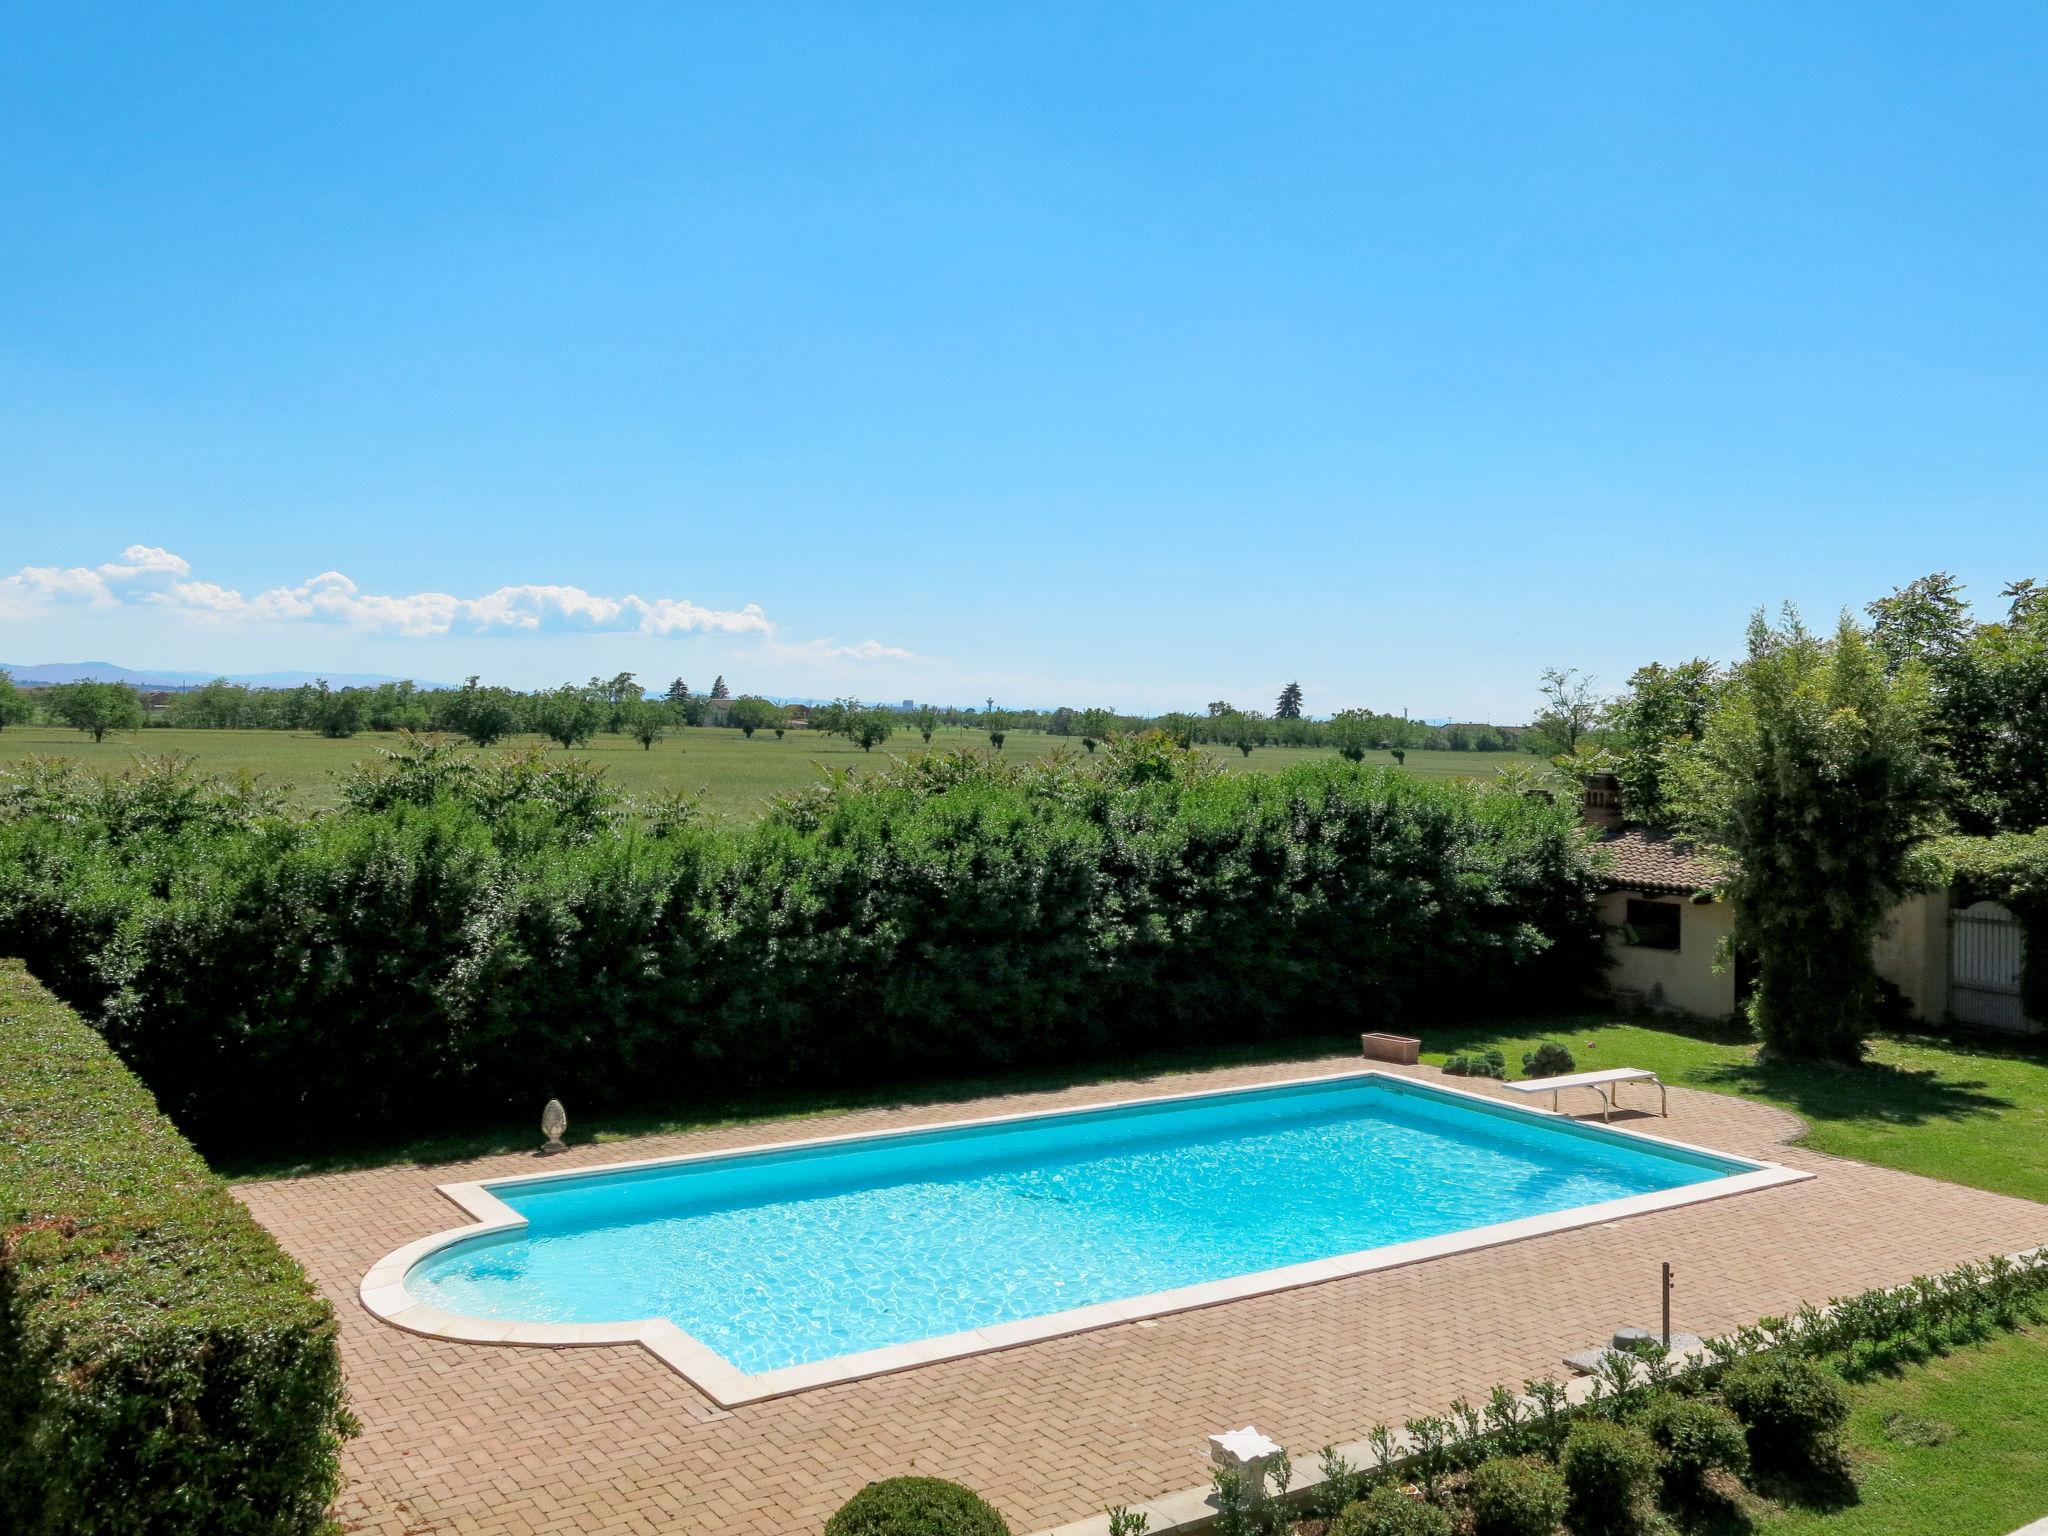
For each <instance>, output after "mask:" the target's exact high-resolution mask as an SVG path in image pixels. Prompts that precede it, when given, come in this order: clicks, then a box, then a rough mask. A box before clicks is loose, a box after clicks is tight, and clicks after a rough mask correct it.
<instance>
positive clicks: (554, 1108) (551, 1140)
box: [540, 1099, 569, 1155]
mask: <svg viewBox="0 0 2048 1536" xmlns="http://www.w3.org/2000/svg"><path fill="white" fill-rule="evenodd" d="M568 1129H569V1112H568V1111H567V1110H566V1109H564V1108H562V1101H561V1100H560V1099H549V1100H548V1103H547V1108H545V1109H543V1110H542V1111H541V1112H540V1133H541V1134H542V1135H543V1136H545V1137H547V1141H546V1142H545V1143H544V1144H543V1145H542V1147H541V1149H540V1150H541V1152H542V1154H543V1155H545V1154H547V1153H549V1152H566V1151H568V1150H569V1148H568V1146H567V1145H566V1144H565V1143H564V1142H563V1140H562V1132H564V1131H566V1130H568Z"/></svg>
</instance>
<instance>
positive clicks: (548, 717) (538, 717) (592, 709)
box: [533, 683, 606, 751]
mask: <svg viewBox="0 0 2048 1536" xmlns="http://www.w3.org/2000/svg"><path fill="white" fill-rule="evenodd" d="M605 718H606V701H605V700H603V699H601V698H597V697H594V696H593V695H592V693H591V691H590V690H589V689H587V688H578V687H577V686H576V685H575V684H574V683H564V684H562V686H561V687H559V688H550V689H548V690H547V691H546V692H545V693H541V694H537V695H535V697H534V709H533V722H534V724H535V725H536V726H538V727H539V728H540V733H541V735H543V736H545V737H547V738H548V740H550V741H554V742H559V743H560V744H561V746H562V749H563V750H564V751H567V750H568V749H569V748H570V747H573V746H576V745H577V744H578V743H580V742H585V741H588V740H590V738H591V737H592V736H594V735H596V734H597V730H598V727H599V726H601V725H603V724H604V722H605Z"/></svg>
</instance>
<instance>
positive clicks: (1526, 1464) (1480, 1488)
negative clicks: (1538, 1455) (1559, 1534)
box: [1465, 1456, 1565, 1536]
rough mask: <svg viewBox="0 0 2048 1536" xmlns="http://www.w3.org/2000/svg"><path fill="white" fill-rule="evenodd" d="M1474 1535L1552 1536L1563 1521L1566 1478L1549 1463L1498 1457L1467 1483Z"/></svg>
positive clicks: (1487, 1463)
mask: <svg viewBox="0 0 2048 1536" xmlns="http://www.w3.org/2000/svg"><path fill="white" fill-rule="evenodd" d="M1465 1498H1466V1500H1467V1502H1469V1503H1470V1504H1471V1506H1472V1536H1551V1533H1552V1532H1553V1531H1555V1530H1556V1529H1557V1526H1558V1522H1559V1521H1561V1520H1562V1519H1564V1509H1565V1488H1564V1479H1563V1478H1562V1477H1559V1476H1558V1475H1557V1471H1556V1469H1555V1468H1553V1467H1552V1466H1551V1465H1550V1464H1549V1463H1548V1462H1544V1461H1536V1460H1531V1459H1526V1458H1523V1457H1516V1456H1496V1457H1494V1458H1493V1459H1492V1460H1491V1461H1483V1462H1481V1463H1480V1464H1479V1465H1478V1466H1477V1467H1475V1468H1474V1469H1473V1472H1472V1476H1471V1478H1470V1480H1469V1481H1467V1483H1466V1484H1465Z"/></svg>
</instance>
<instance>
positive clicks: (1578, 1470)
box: [1560, 1419, 1657, 1536]
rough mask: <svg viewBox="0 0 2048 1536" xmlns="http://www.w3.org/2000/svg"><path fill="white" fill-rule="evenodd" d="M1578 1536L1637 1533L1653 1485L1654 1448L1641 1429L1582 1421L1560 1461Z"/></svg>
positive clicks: (1570, 1436)
mask: <svg viewBox="0 0 2048 1536" xmlns="http://www.w3.org/2000/svg"><path fill="white" fill-rule="evenodd" d="M1560 1466H1561V1469H1562V1470H1563V1472H1564V1482H1565V1488H1566V1489H1567V1491H1568V1492H1569V1495H1570V1515H1571V1523H1572V1529H1573V1531H1575V1532H1576V1533H1578V1536H1624V1533H1627V1532H1633V1531H1637V1530H1640V1529H1641V1528H1642V1526H1643V1522H1644V1519H1645V1517H1646V1515H1647V1513H1648V1510H1649V1507H1650V1498H1651V1494H1652V1492H1653V1491H1654V1489H1655V1487H1656V1482H1657V1447H1656V1446H1654V1445H1653V1444H1651V1443H1650V1439H1649V1437H1648V1436H1647V1435H1645V1434H1644V1433H1643V1432H1642V1431H1641V1430H1639V1429H1635V1428H1633V1427H1631V1426H1629V1425H1627V1424H1617V1423H1615V1422H1614V1421H1612V1420H1611V1419H1581V1420H1580V1421H1579V1422H1578V1423H1576V1424H1574V1425H1573V1426H1572V1431H1571V1433H1570V1434H1569V1435H1567V1436H1566V1437H1565V1442H1564V1456H1563V1458H1562V1460H1561V1462H1560Z"/></svg>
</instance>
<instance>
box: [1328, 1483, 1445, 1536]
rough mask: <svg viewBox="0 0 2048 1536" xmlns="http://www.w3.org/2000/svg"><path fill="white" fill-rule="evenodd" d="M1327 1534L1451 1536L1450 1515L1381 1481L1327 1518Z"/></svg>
mask: <svg viewBox="0 0 2048 1536" xmlns="http://www.w3.org/2000/svg"><path fill="white" fill-rule="evenodd" d="M1329 1536H1451V1517H1450V1516H1449V1515H1447V1514H1445V1513H1444V1512H1443V1511H1442V1510H1440V1509H1438V1508H1437V1507H1436V1506H1435V1505H1434V1504H1429V1503H1425V1502H1424V1501H1423V1500H1421V1499H1411V1498H1410V1497H1408V1495H1407V1494H1405V1493H1403V1492H1402V1491H1401V1490H1400V1489H1399V1488H1396V1487H1395V1486H1394V1485H1393V1484H1391V1483H1382V1484H1381V1485H1380V1486H1379V1487H1377V1488H1375V1489H1373V1491H1372V1492H1371V1493H1369V1494H1367V1495H1366V1496H1365V1497H1364V1498H1362V1499H1360V1500H1359V1501H1358V1502H1357V1503H1355V1504H1346V1505H1345V1506H1344V1508H1343V1510H1342V1511H1341V1512H1339V1514H1338V1516H1337V1518H1336V1519H1335V1520H1332V1521H1331V1522H1330V1530H1329Z"/></svg>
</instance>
